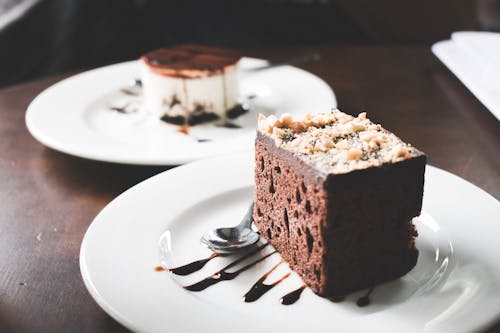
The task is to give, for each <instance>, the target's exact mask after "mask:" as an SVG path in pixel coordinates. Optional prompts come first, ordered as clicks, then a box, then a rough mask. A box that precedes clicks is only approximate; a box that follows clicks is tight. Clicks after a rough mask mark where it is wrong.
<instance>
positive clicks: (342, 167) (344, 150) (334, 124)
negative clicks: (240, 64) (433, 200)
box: [258, 109, 423, 174]
mask: <svg viewBox="0 0 500 333" xmlns="http://www.w3.org/2000/svg"><path fill="white" fill-rule="evenodd" d="M258 130H259V132H260V133H262V134H264V135H267V136H269V137H271V138H272V139H274V142H275V144H276V146H278V147H280V148H283V149H286V150H288V151H291V152H293V153H294V154H295V155H297V156H298V157H300V158H301V159H302V160H304V161H305V162H307V163H309V164H311V165H313V166H315V167H316V168H317V169H319V170H320V171H323V172H324V173H326V174H331V173H333V174H341V173H348V172H351V171H354V170H362V169H367V168H370V167H378V166H381V165H382V164H384V163H396V162H400V161H404V160H407V159H410V158H413V157H417V156H420V155H422V154H423V153H422V152H420V151H418V150H417V149H415V148H414V147H412V146H411V145H410V144H407V143H404V142H403V141H402V140H401V139H400V138H398V137H397V136H396V135H394V134H393V133H391V132H389V131H387V130H385V129H383V128H382V126H381V125H380V124H374V123H373V122H371V121H370V120H369V119H368V118H366V113H365V112H363V113H360V114H359V115H358V116H357V117H352V116H350V115H348V114H345V113H343V112H341V111H339V110H337V109H335V110H332V111H330V112H328V113H322V114H317V115H311V114H306V115H304V116H301V117H292V116H291V115H289V114H284V115H282V116H281V117H280V118H277V117H276V116H274V115H271V116H268V117H266V116H264V115H259V123H258Z"/></svg>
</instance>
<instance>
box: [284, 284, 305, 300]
mask: <svg viewBox="0 0 500 333" xmlns="http://www.w3.org/2000/svg"><path fill="white" fill-rule="evenodd" d="M304 289H306V285H305V284H303V285H302V286H300V287H299V288H298V289H295V290H294V291H292V292H289V293H288V294H286V295H285V296H283V297H281V299H280V302H281V304H283V305H291V304H293V303H295V302H297V301H298V300H299V298H300V295H302V292H303V291H304Z"/></svg>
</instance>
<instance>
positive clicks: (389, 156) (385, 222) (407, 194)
mask: <svg viewBox="0 0 500 333" xmlns="http://www.w3.org/2000/svg"><path fill="white" fill-rule="evenodd" d="M425 163H426V156H425V155H424V154H423V153H422V152H420V151H418V150H417V149H415V148H414V147H412V146H411V145H410V144H406V143H404V142H403V141H401V139H399V138H398V137H397V136H396V135H394V134H393V133H391V132H389V131H387V130H385V129H383V128H382V127H381V126H380V125H379V124H374V123H373V122H371V121H370V120H369V119H368V118H366V113H360V114H359V115H358V116H357V117H352V116H350V115H347V114H345V113H342V112H340V111H339V110H332V111H331V112H327V113H324V114H318V115H314V116H313V115H310V114H306V115H305V116H303V117H300V118H293V117H291V116H290V115H286V114H285V115H283V116H281V118H279V119H278V118H277V117H276V116H273V115H271V116H268V117H265V116H263V115H260V116H259V123H258V131H257V138H256V142H255V193H254V202H255V206H254V213H253V217H254V221H255V224H256V226H257V228H258V229H259V231H260V233H261V235H262V236H264V237H265V238H266V239H267V240H268V241H269V242H270V243H271V244H272V245H273V246H274V247H275V248H276V249H277V250H278V252H279V253H280V254H281V255H282V257H283V258H284V259H285V260H286V261H287V262H288V263H289V265H290V267H291V268H292V269H293V270H294V271H295V272H297V273H298V274H299V275H300V276H301V277H302V279H303V280H304V282H305V283H306V284H307V285H308V286H309V287H310V288H311V289H312V290H313V291H314V292H315V293H317V294H319V295H322V296H327V297H332V298H341V297H343V296H345V295H346V294H348V293H350V292H352V291H356V290H360V289H363V288H369V287H373V286H374V285H376V284H379V283H381V282H385V281H389V280H393V279H396V278H398V277H401V276H403V275H404V274H406V273H407V272H409V271H410V270H411V269H412V268H413V267H414V266H415V265H416V262H417V257H418V250H417V249H416V247H415V237H416V236H417V230H416V228H415V226H414V224H413V223H412V218H413V217H415V216H418V215H419V214H420V210H421V207H422V195H423V183H424V170H425Z"/></svg>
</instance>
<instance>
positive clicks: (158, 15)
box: [0, 0, 500, 87]
mask: <svg viewBox="0 0 500 333" xmlns="http://www.w3.org/2000/svg"><path fill="white" fill-rule="evenodd" d="M457 30H489V31H500V0H440V1H433V0H418V1H401V0H380V1H369V0H200V1H197V0H0V87H2V86H7V85H12V84H15V83H19V82H23V81H26V80H30V79H34V78H37V77H41V76H46V75H50V74H54V73H60V72H65V71H71V70H77V69H86V68H91V67H96V66H101V65H105V64H110V63H115V62H119V61H124V60H130V59H135V58H137V57H138V56H140V55H141V54H142V53H144V52H145V51H148V50H151V49H154V48H157V47H161V46H169V45H173V44H179V43H202V44H213V45H219V46H225V47H234V48H251V47H261V46H266V47H272V46H273V45H283V44H308V43H391V44H394V43H399V44H426V45H429V46H430V45H431V44H432V43H433V42H436V41H438V40H441V39H446V38H449V36H450V33H451V32H452V31H457Z"/></svg>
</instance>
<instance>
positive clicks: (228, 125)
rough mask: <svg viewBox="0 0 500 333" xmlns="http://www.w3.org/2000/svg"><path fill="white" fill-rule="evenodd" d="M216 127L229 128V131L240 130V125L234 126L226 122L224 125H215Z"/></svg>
mask: <svg viewBox="0 0 500 333" xmlns="http://www.w3.org/2000/svg"><path fill="white" fill-rule="evenodd" d="M216 126H217V127H224V128H231V129H235V128H241V126H240V125H238V124H235V123H231V122H229V121H226V122H225V123H222V124H218V125H216Z"/></svg>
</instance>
